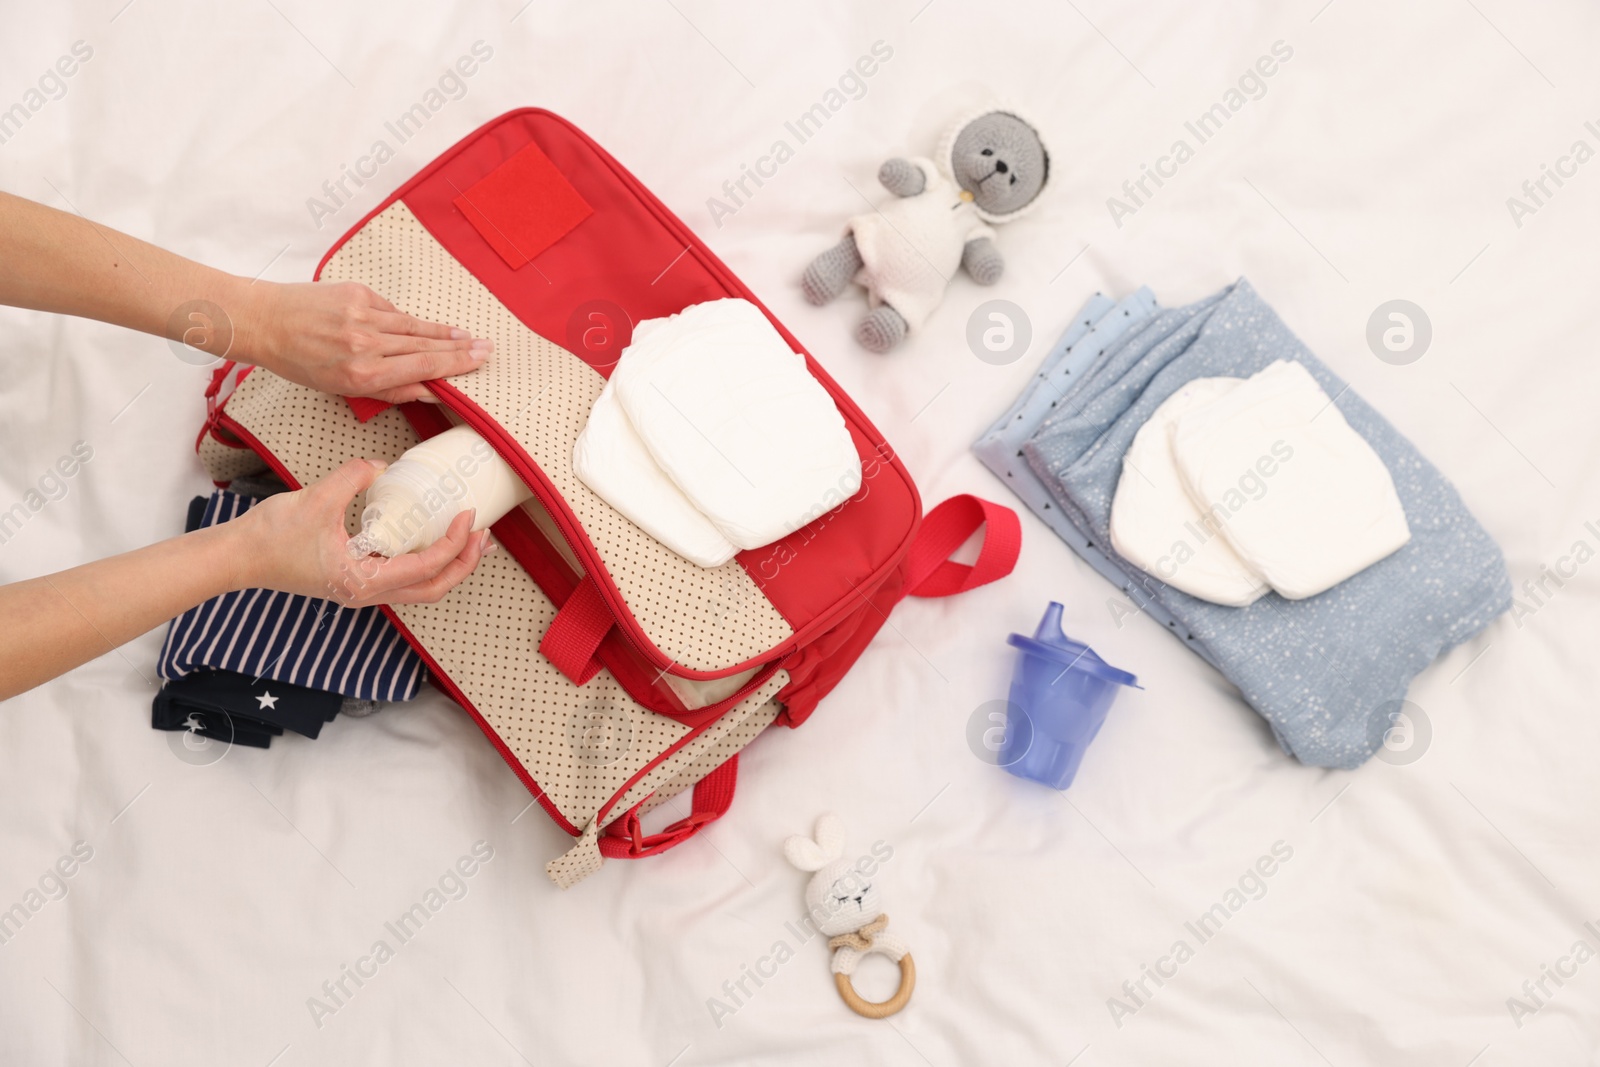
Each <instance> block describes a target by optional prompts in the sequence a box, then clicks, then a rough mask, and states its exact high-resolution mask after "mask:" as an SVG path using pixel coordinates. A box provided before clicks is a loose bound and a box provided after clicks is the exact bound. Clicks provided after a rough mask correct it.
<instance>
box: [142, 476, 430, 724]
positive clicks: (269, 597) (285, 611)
mask: <svg viewBox="0 0 1600 1067" xmlns="http://www.w3.org/2000/svg"><path fill="white" fill-rule="evenodd" d="M252 503H253V501H252V500H250V498H248V497H245V496H242V495H240V494H238V493H230V492H228V491H227V490H225V489H219V490H218V491H217V492H215V493H213V494H212V495H211V498H210V500H208V501H207V502H206V505H205V508H204V510H203V512H202V513H201V514H200V517H199V520H198V526H214V525H216V524H218V523H222V522H227V521H229V520H230V519H234V518H237V517H238V516H240V515H242V514H244V512H245V511H247V510H249V508H250V505H251V504H252ZM206 669H211V670H228V671H237V672H239V673H241V674H244V675H247V676H249V677H250V678H266V679H270V680H272V681H277V682H287V683H292V684H294V685H297V686H304V687H306V688H308V689H320V690H325V691H327V692H330V693H337V694H340V695H341V696H347V697H355V698H357V699H359V700H410V699H411V698H412V697H414V696H416V694H417V689H418V687H419V686H420V685H421V684H422V678H423V665H422V659H421V657H419V656H418V655H417V653H416V651H415V650H414V649H412V648H411V646H410V645H408V644H407V643H406V641H405V638H403V637H401V636H400V632H399V631H398V630H396V629H395V628H394V626H393V625H392V624H391V623H390V622H389V620H388V619H387V618H386V617H385V616H384V614H383V612H381V611H379V610H378V609H377V608H375V607H368V608H346V607H341V606H340V605H338V604H336V603H334V602H333V601H331V600H322V599H318V598H315V597H307V596H299V595H295V594H291V593H280V592H274V591H272V590H267V589H245V590H241V591H239V592H233V593H225V594H223V595H222V596H219V597H214V598H212V599H211V600H208V601H206V602H205V603H204V604H201V605H199V606H198V607H195V608H191V609H190V610H188V611H186V612H184V613H183V614H182V615H180V616H178V617H177V618H176V619H174V620H173V621H172V623H171V625H170V626H169V627H168V629H167V639H166V642H165V643H164V644H163V645H162V648H161V656H160V659H159V660H158V661H157V663H156V673H158V674H159V675H161V677H162V678H166V679H179V678H184V677H187V676H188V675H190V674H192V673H193V672H195V671H197V670H206Z"/></svg>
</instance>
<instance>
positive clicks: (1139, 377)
mask: <svg viewBox="0 0 1600 1067" xmlns="http://www.w3.org/2000/svg"><path fill="white" fill-rule="evenodd" d="M1090 317H1091V318H1092V316H1090ZM1130 318H1131V316H1130ZM1099 321H1104V320H1103V319H1102V320H1099ZM1075 325H1076V324H1075ZM1278 359H1291V360H1297V361H1299V362H1300V363H1302V364H1304V365H1305V367H1306V369H1307V370H1308V371H1310V373H1311V375H1312V377H1314V378H1315V379H1316V380H1317V382H1318V384H1319V385H1321V386H1322V388H1323V390H1324V391H1325V392H1326V393H1327V394H1328V396H1330V397H1332V398H1334V403H1335V404H1336V405H1337V406H1338V408H1339V410H1340V412H1341V413H1343V415H1344V417H1345V419H1346V421H1347V422H1349V424H1350V426H1351V428H1352V429H1354V430H1355V431H1356V432H1357V433H1358V434H1360V435H1361V436H1362V437H1363V438H1365V439H1366V441H1367V442H1368V444H1370V445H1371V446H1372V448H1373V450H1374V451H1375V452H1377V454H1378V455H1379V456H1380V457H1381V458H1382V459H1383V461H1384V463H1385V464H1386V465H1387V466H1388V468H1389V472H1390V474H1391V476H1392V477H1393V479H1394V483H1395V488H1396V490H1397V491H1398V493H1399V496H1400V501H1401V503H1402V504H1403V506H1404V507H1405V513H1406V520H1407V522H1408V523H1409V524H1410V527H1411V541H1410V542H1409V543H1408V544H1406V545H1405V546H1404V547H1403V548H1401V549H1400V550H1399V551H1398V552H1396V553H1394V554H1393V555H1391V556H1389V557H1387V558H1385V559H1383V560H1380V561H1379V562H1378V563H1376V564H1374V565H1373V566H1371V567H1369V568H1367V569H1366V570H1364V571H1362V572H1361V573H1359V574H1357V575H1355V576H1354V577H1351V578H1349V579H1347V580H1346V581H1344V582H1341V583H1340V584H1339V585H1337V586H1335V587H1333V588H1332V589H1330V590H1328V591H1327V592H1325V593H1322V594H1320V595H1318V596H1315V597H1310V598H1308V599H1305V600H1298V601H1288V600H1284V599H1283V598H1282V597H1279V596H1278V595H1277V594H1275V593H1269V594H1267V595H1266V596H1264V597H1262V598H1261V599H1260V600H1258V601H1256V602H1255V603H1254V604H1252V605H1250V606H1249V607H1245V608H1231V607H1222V606H1220V605H1216V604H1211V603H1208V602H1206V601H1203V600H1198V599H1196V598H1194V597H1191V596H1188V595H1187V594H1184V593H1181V592H1179V591H1178V590H1176V589H1173V588H1171V587H1169V586H1166V585H1164V584H1163V583H1161V582H1160V581H1159V580H1158V579H1156V578H1154V577H1152V576H1150V575H1148V574H1145V573H1144V572H1143V571H1141V570H1139V569H1138V568H1136V567H1135V566H1134V565H1133V564H1131V563H1129V562H1127V561H1126V560H1123V559H1121V558H1120V557H1118V556H1117V555H1116V553H1115V552H1114V551H1113V550H1112V549H1111V547H1110V532H1109V527H1110V516H1111V500H1112V497H1113V495H1114V494H1115V492H1116V487H1117V482H1118V480H1119V478H1120V477H1121V473H1122V457H1123V455H1124V454H1125V453H1126V452H1127V450H1128V447H1129V445H1130V444H1131V443H1132V441H1133V437H1134V434H1135V433H1136V432H1137V431H1138V429H1139V427H1141V426H1142V425H1143V424H1144V423H1145V421H1146V420H1147V419H1148V418H1149V417H1150V415H1151V413H1152V412H1153V411H1154V410H1155V409H1156V408H1157V407H1158V406H1160V404H1161V403H1162V402H1163V401H1165V400H1166V399H1167V398H1168V397H1169V396H1171V395H1172V394H1173V393H1174V392H1175V391H1176V390H1177V389H1178V388H1179V387H1181V386H1182V385H1184V384H1185V383H1187V382H1189V381H1192V380H1193V379H1195V378H1206V377H1215V376H1229V377H1237V378H1246V377H1249V376H1250V375H1252V374H1255V373H1256V372H1258V371H1260V370H1262V369H1264V368H1265V367H1266V366H1267V365H1268V364H1270V363H1272V362H1273V361H1274V360H1278ZM1055 400H1056V405H1055V407H1054V408H1053V409H1049V410H1048V412H1047V414H1046V417H1045V418H1044V419H1042V420H1041V422H1040V423H1039V425H1038V427H1037V429H1036V430H1035V431H1034V433H1033V435H1032V436H1031V438H1029V439H1028V440H1026V441H1024V442H1023V443H1022V444H1021V446H1020V451H1021V452H1023V454H1024V458H1025V459H1026V462H1027V465H1028V467H1029V468H1030V470H1031V471H1032V473H1033V475H1034V476H1035V478H1036V479H1037V484H1038V485H1039V486H1040V487H1042V488H1044V489H1045V490H1046V491H1047V492H1048V494H1049V498H1050V499H1049V503H1051V504H1052V505H1054V506H1053V508H1052V509H1051V511H1052V512H1054V513H1055V514H1056V515H1057V516H1059V518H1058V519H1057V522H1055V523H1052V525H1053V526H1057V528H1060V526H1058V525H1057V524H1058V523H1059V524H1060V525H1061V526H1065V527H1066V528H1069V529H1070V530H1071V531H1072V533H1073V534H1075V535H1076V536H1075V538H1069V539H1068V540H1069V543H1073V544H1074V547H1078V544H1080V543H1081V544H1087V545H1089V546H1090V547H1092V549H1093V550H1094V551H1095V553H1097V554H1098V555H1099V556H1100V560H1099V562H1098V563H1097V565H1098V566H1100V569H1101V570H1102V572H1103V573H1107V575H1108V577H1112V579H1113V580H1114V581H1118V584H1119V586H1121V587H1122V588H1124V589H1126V590H1128V591H1129V593H1130V595H1134V593H1135V591H1137V592H1138V593H1139V594H1141V595H1140V596H1136V597H1135V599H1136V602H1139V603H1141V604H1145V603H1148V605H1149V610H1150V613H1151V614H1152V615H1153V616H1155V617H1156V618H1157V619H1158V620H1160V621H1162V622H1163V623H1165V624H1166V625H1168V626H1169V627H1170V628H1171V629H1173V630H1174V631H1175V632H1178V634H1179V636H1180V637H1183V638H1184V639H1185V640H1186V642H1187V643H1188V644H1189V646H1190V647H1191V648H1193V649H1194V650H1195V651H1196V652H1198V653H1199V654H1200V655H1201V656H1203V657H1204V658H1205V659H1206V660H1208V661H1209V662H1211V663H1212V664H1214V665H1215V666H1217V667H1218V669H1220V670H1221V671H1222V673H1223V674H1224V675H1226V676H1227V677H1228V679H1229V680H1230V681H1231V682H1233V683H1234V684H1235V685H1236V686H1238V687H1239V690H1240V692H1241V693H1242V694H1243V695H1244V698H1245V700H1247V701H1248V702H1249V703H1250V705H1251V706H1252V707H1254V708H1255V709H1256V710H1257V711H1258V712H1260V713H1261V715H1262V716H1263V717H1264V718H1265V719H1266V720H1267V722H1268V723H1269V724H1270V725H1271V726H1272V729H1273V732H1274V734H1275V735H1276V736H1277V738H1278V741H1279V743H1280V744H1281V745H1282V746H1283V747H1284V749H1285V750H1286V751H1287V752H1289V753H1290V754H1292V755H1293V756H1295V757H1296V758H1297V759H1299V760H1301V761H1302V762H1305V763H1309V764H1313V765H1316V766H1324V767H1345V768H1349V767H1355V766H1358V765H1360V764H1361V763H1362V762H1364V761H1365V760H1366V759H1367V758H1368V757H1370V756H1371V755H1372V754H1373V753H1374V752H1376V751H1377V749H1378V748H1379V747H1380V746H1381V745H1382V743H1383V735H1384V732H1385V730H1386V729H1387V728H1388V727H1389V726H1390V724H1391V716H1392V713H1393V711H1394V710H1395V709H1396V708H1397V706H1398V702H1399V701H1400V700H1401V699H1403V698H1404V697H1405V693H1406V689H1407V687H1408V685H1409V684H1410V682H1411V679H1412V678H1414V677H1415V676H1416V675H1417V674H1418V673H1419V672H1420V671H1421V670H1422V669H1423V668H1425V667H1426V666H1428V664H1430V663H1431V662H1433V660H1434V659H1435V658H1436V657H1438V656H1439V654H1440V653H1442V652H1443V651H1445V650H1446V649H1449V648H1451V647H1452V646H1454V645H1456V644H1459V643H1460V642H1462V641H1464V640H1466V639H1467V638H1469V637H1471V636H1472V635H1473V634H1475V633H1477V632H1478V631H1479V630H1480V629H1482V628H1483V627H1484V626H1486V625H1487V624H1488V623H1489V622H1490V621H1491V620H1493V619H1494V618H1495V617H1496V616H1497V615H1499V614H1500V613H1501V612H1503V611H1505V610H1506V609H1507V608H1508V607H1509V606H1510V603H1511V582H1510V578H1509V577H1508V575H1507V573H1506V568H1505V561H1504V559H1503V558H1502V556H1501V554H1500V550H1499V548H1498V547H1497V546H1496V545H1495V543H1494V541H1493V540H1491V539H1490V537H1489V535H1488V534H1487V533H1486V532H1485V531H1484V530H1483V528H1482V527H1481V526H1479V525H1478V523H1477V521H1476V520H1474V519H1473V518H1472V516H1471V514H1470V513H1469V512H1468V511H1467V509H1466V506H1465V505H1464V504H1463V503H1462V502H1461V498H1460V497H1459V496H1458V495H1457V493H1456V491H1455V489H1454V487H1452V486H1451V485H1450V483H1449V482H1448V481H1447V480H1446V479H1445V478H1444V476H1443V475H1441V474H1440V473H1439V472H1438V471H1437V470H1436V469H1435V468H1434V467H1433V466H1432V464H1430V463H1429V462H1428V461H1427V460H1426V459H1425V458H1423V456H1422V455H1421V454H1420V453H1419V452H1418V451H1417V450H1416V448H1415V447H1414V446H1413V445H1412V444H1411V442H1410V441H1408V440H1406V438H1405V437H1404V436H1402V435H1401V434H1400V433H1399V432H1398V431H1396V430H1395V429H1394V427H1392V426H1390V425H1389V423H1388V422H1387V421H1386V420H1385V419H1384V418H1383V417H1382V416H1381V415H1379V414H1378V413H1377V412H1376V411H1374V410H1373V409H1372V408H1371V407H1369V406H1368V405H1367V404H1366V403H1365V402H1364V401H1363V400H1362V399H1361V398H1360V397H1358V396H1357V395H1355V393H1353V392H1352V391H1350V390H1349V389H1348V387H1347V386H1346V385H1345V383H1344V382H1343V381H1341V380H1340V379H1339V378H1338V377H1337V376H1336V375H1334V374H1333V373H1332V372H1331V371H1329V370H1328V368H1327V367H1325V366H1324V365H1323V364H1322V363H1321V361H1319V360H1318V359H1317V358H1316V356H1314V355H1313V354H1312V353H1311V352H1310V350H1308V349H1307V348H1306V347H1305V345H1304V344H1302V343H1301V342H1300V340H1299V339H1298V338H1296V337H1295V336H1294V334H1293V333H1292V332H1291V331H1290V330H1289V328H1288V327H1287V326H1285V325H1284V323H1283V322H1282V320H1280V319H1279V318H1278V316H1277V315H1276V314H1275V313H1274V312H1273V310H1272V309H1271V308H1270V307H1268V306H1267V304H1266V303H1265V302H1263V301H1262V300H1261V298H1260V297H1259V296H1258V295H1257V294H1256V292H1255V290H1254V289H1252V288H1251V287H1250V284H1249V283H1248V282H1246V281H1244V280H1243V279H1241V280H1240V281H1238V282H1237V283H1235V284H1234V285H1232V286H1230V287H1229V288H1228V289H1225V290H1223V291H1222V292H1221V293H1219V294H1216V295H1215V296H1212V297H1209V298H1207V299H1205V300H1202V301H1199V302H1198V303H1196V304H1192V305H1190V306H1188V307H1185V308H1180V309H1176V310H1171V311H1155V310H1154V309H1153V306H1152V311H1151V313H1150V314H1149V315H1147V316H1146V317H1145V318H1144V319H1143V320H1142V321H1141V322H1139V323H1137V324H1134V325H1133V326H1132V327H1131V328H1128V329H1125V330H1124V331H1123V332H1122V334H1121V335H1120V337H1118V339H1117V340H1116V341H1115V342H1114V343H1112V344H1110V345H1108V346H1107V347H1106V350H1105V353H1104V355H1097V356H1096V357H1095V359H1094V362H1093V364H1092V365H1091V366H1089V367H1087V368H1084V369H1080V370H1079V372H1078V377H1077V379H1076V384H1075V385H1073V386H1071V387H1069V388H1068V389H1067V390H1066V391H1065V392H1064V393H1063V394H1062V395H1061V396H1059V397H1056V398H1055ZM1014 410H1023V411H1027V412H1036V411H1037V410H1038V407H1037V404H1032V405H1029V404H1024V405H1022V406H1021V407H1019V408H1017V409H1014ZM1026 421H1027V420H1026V419H1024V420H1016V419H1013V420H1012V422H1013V423H1015V424H1016V426H1014V427H1008V429H1009V430H1010V432H1011V433H1012V434H1015V433H1017V432H1019V431H1020V430H1021V429H1022V424H1023V423H1025V422H1026ZM993 433H994V431H991V434H990V435H986V437H985V440H986V441H987V440H988V439H989V438H990V437H991V436H992V435H993ZM982 447H983V442H980V452H981V449H982ZM1006 480H1007V481H1008V482H1011V483H1014V482H1015V481H1016V477H1015V473H1014V472H1013V475H1012V477H1011V478H1008V479H1006ZM1025 499H1026V497H1025ZM1030 506H1032V502H1031V501H1030ZM1035 510H1036V511H1037V510H1039V509H1038V508H1035ZM1075 542H1076V543H1075ZM1091 562H1096V561H1095V560H1091ZM1119 579H1120V580H1119Z"/></svg>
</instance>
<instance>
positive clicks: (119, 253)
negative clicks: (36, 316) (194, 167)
mask: <svg viewBox="0 0 1600 1067" xmlns="http://www.w3.org/2000/svg"><path fill="white" fill-rule="evenodd" d="M0 249H3V250H4V255H0V304H10V305H14V306H17V307H26V308H33V309H35V310H37V311H53V312H58V313H60V314H63V315H77V316H80V317H83V318H89V319H99V320H100V321H101V322H109V323H113V324H114V325H118V326H126V327H128V328H130V329H134V330H140V331H143V332H145V333H153V334H157V335H159V336H164V337H171V338H173V339H174V340H181V339H182V337H183V334H184V333H185V332H186V331H190V330H191V329H192V328H193V326H194V325H195V323H194V322H193V321H192V320H189V319H187V318H186V317H185V316H183V315H179V316H178V318H177V320H176V321H174V313H175V312H178V310H179V309H180V308H181V307H183V306H184V305H186V304H190V303H192V302H195V301H206V302H209V303H210V304H214V305H216V306H217V307H220V308H222V309H224V311H226V313H227V315H228V316H229V318H230V319H232V320H236V321H238V322H239V323H241V324H243V323H244V322H245V321H246V320H248V319H250V318H252V317H253V316H254V315H255V310H254V304H255V302H256V298H257V296H258V295H261V294H256V293H252V292H251V291H250V290H251V288H252V287H251V285H250V283H249V282H248V281H247V280H246V279H243V278H239V277H236V276H234V275H232V274H228V273H226V272H224V271H220V270H214V269H212V268H211V267H207V266H204V265H202V264H199V263H195V262H194V261H192V260H188V259H185V258H183V257H182V256H179V255H175V254H173V253H171V252H168V251H166V250H164V249H161V248H157V247H156V246H155V245H152V244H146V243H145V242H144V241H141V240H139V239H138V238H136V237H129V236H128V235H127V234H125V233H120V232H118V231H117V230H113V229H111V228H110V227H108V226H103V225H101V224H99V223H96V222H90V221H89V220H88V219H85V218H83V217H81V216H78V215H73V214H68V213H66V212H63V211H57V210H55V209H54V208H49V207H45V206H44V205H43V204H36V203H34V202H33V201H31V200H24V199H22V198H21V197H16V196H11V195H9V194H7V193H0ZM264 292H265V290H264V289H263V293H264ZM219 340H220V341H221V343H222V344H223V345H224V346H225V345H226V343H227V340H228V338H221V339H219Z"/></svg>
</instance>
